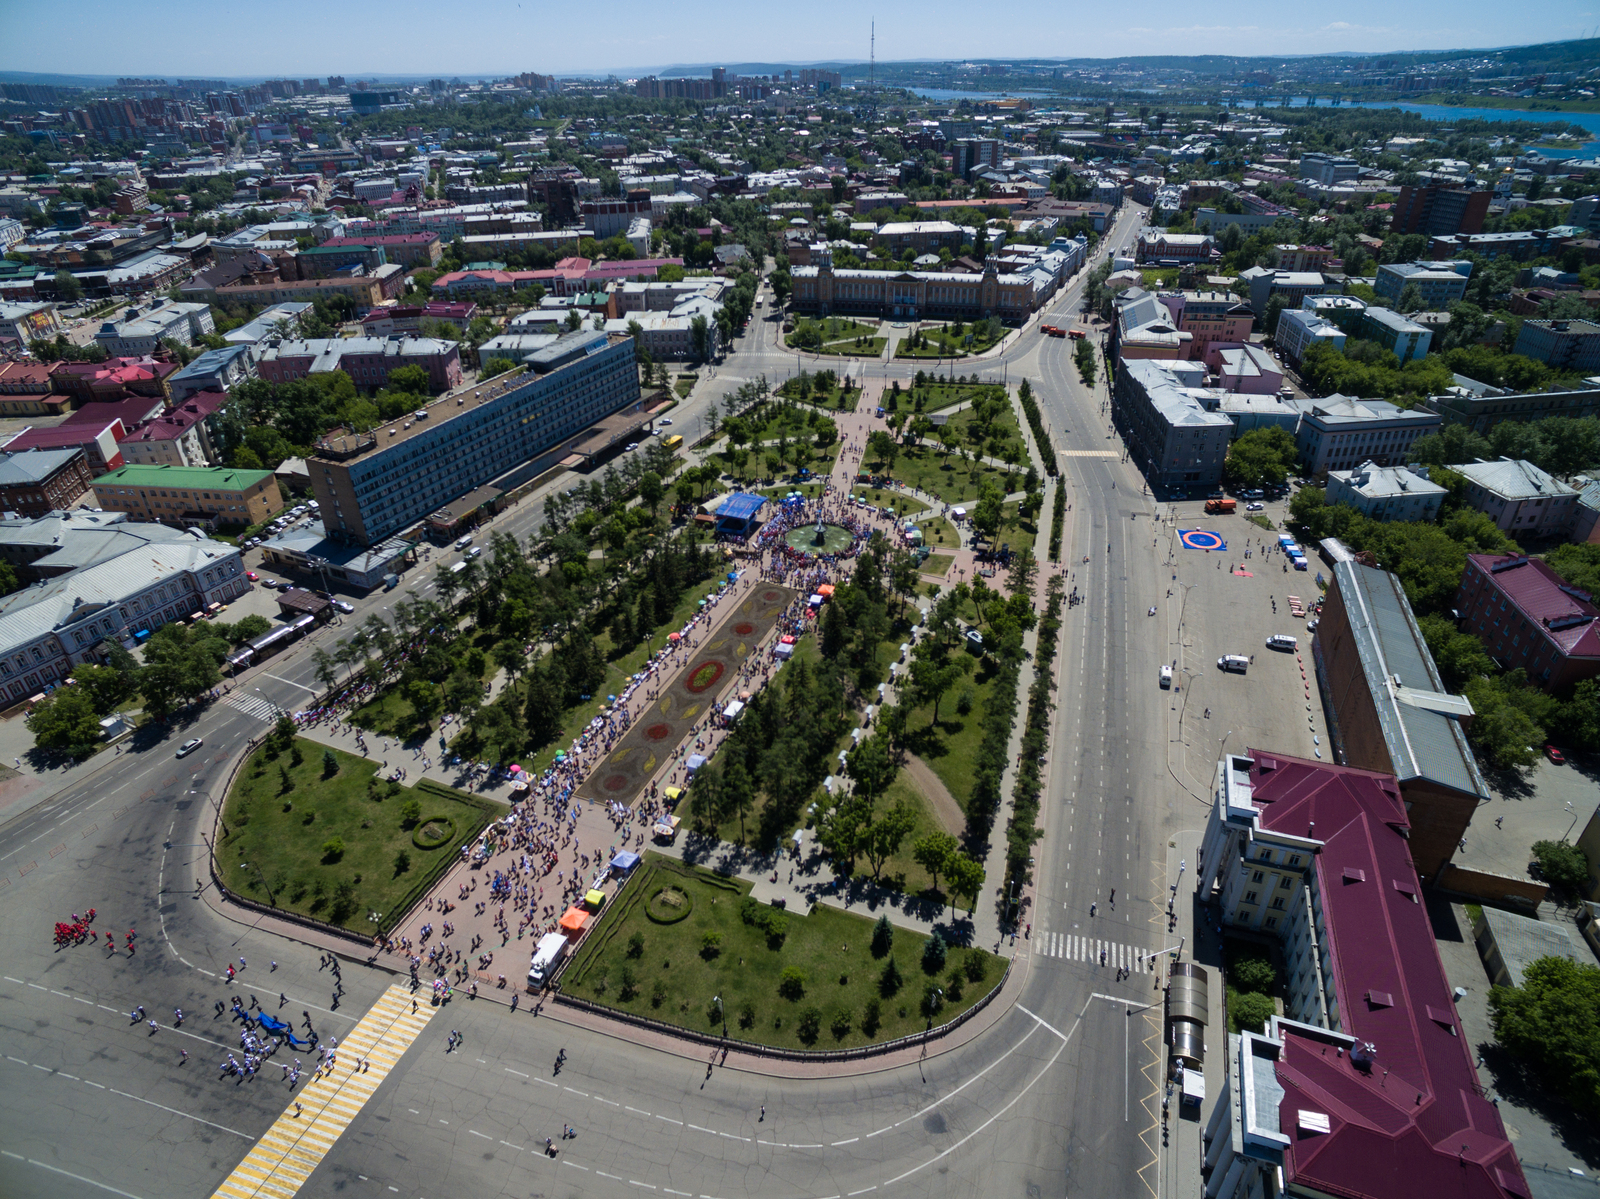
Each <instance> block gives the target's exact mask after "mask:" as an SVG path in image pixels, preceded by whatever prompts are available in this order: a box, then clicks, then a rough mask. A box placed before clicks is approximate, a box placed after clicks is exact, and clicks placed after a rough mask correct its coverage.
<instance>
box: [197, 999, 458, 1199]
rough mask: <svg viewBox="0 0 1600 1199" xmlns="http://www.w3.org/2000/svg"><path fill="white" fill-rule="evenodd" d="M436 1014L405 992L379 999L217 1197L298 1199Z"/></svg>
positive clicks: (246, 1158)
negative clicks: (295, 1197)
mask: <svg viewBox="0 0 1600 1199" xmlns="http://www.w3.org/2000/svg"><path fill="white" fill-rule="evenodd" d="M435 1010H436V1009H434V1008H433V1007H431V1006H429V1005H428V1004H425V1003H423V1004H419V1003H416V1002H414V1001H413V1000H412V997H411V993H410V991H409V990H407V989H406V988H405V987H403V986H401V985H399V984H398V983H397V984H395V985H394V986H392V987H390V988H389V989H388V990H387V991H385V992H384V993H383V995H382V996H380V997H379V999H378V1002H377V1003H375V1004H373V1005H372V1008H371V1009H370V1010H369V1011H368V1012H367V1014H366V1015H365V1016H363V1017H362V1018H361V1022H360V1023H359V1024H357V1025H356V1026H355V1028H354V1029H353V1030H352V1031H351V1033H350V1035H349V1036H347V1037H346V1038H345V1039H344V1042H343V1043H342V1044H340V1045H339V1046H338V1047H337V1050H336V1053H335V1058H336V1060H337V1065H336V1066H335V1068H334V1069H333V1070H332V1071H330V1072H328V1073H327V1074H324V1075H322V1076H316V1075H313V1077H312V1080H311V1081H310V1082H308V1083H307V1084H306V1085H305V1087H303V1088H302V1089H301V1091H300V1093H299V1095H298V1097H297V1098H291V1099H290V1101H289V1106H288V1107H286V1108H285V1109H284V1111H283V1115H281V1116H279V1117H278V1119H277V1121H276V1122H275V1123H274V1124H273V1125H272V1127H271V1128H269V1129H268V1130H267V1131H266V1133H265V1134H263V1136H262V1137H261V1139H260V1140H259V1141H257V1142H256V1146H255V1148H254V1149H252V1150H250V1152H249V1153H247V1154H245V1156H244V1160H243V1161H241V1162H240V1163H239V1164H238V1165H237V1166H236V1167H234V1171H233V1173H232V1174H230V1175H228V1177H227V1178H226V1179H224V1180H223V1183H222V1185H221V1186H219V1187H218V1188H217V1190H216V1196H218V1197H220V1199H253V1197H255V1196H261V1195H271V1196H274V1197H275V1199H288V1197H289V1196H293V1195H295V1194H296V1193H298V1192H299V1190H300V1188H301V1187H303V1186H304V1185H305V1184H306V1179H308V1178H310V1177H311V1173H312V1171H314V1170H315V1169H316V1168H317V1166H318V1165H320V1164H321V1163H322V1159H323V1158H324V1157H326V1156H327V1155H328V1153H329V1151H330V1150H332V1148H333V1146H334V1145H335V1143H337V1141H338V1140H339V1138H340V1136H342V1135H343V1134H344V1130H345V1129H346V1128H348V1127H349V1126H350V1122H351V1121H352V1120H354V1119H355V1118H356V1116H357V1115H358V1114H360V1112H361V1109H362V1108H363V1107H365V1106H366V1104H367V1101H368V1100H369V1099H371V1098H372V1095H373V1092H375V1091H376V1090H377V1089H378V1087H379V1086H380V1085H382V1083H383V1080H384V1079H385V1078H387V1077H389V1071H391V1070H393V1069H394V1068H395V1066H397V1065H399V1064H400V1059H401V1058H402V1057H403V1056H405V1052H406V1050H407V1049H409V1048H410V1047H411V1043H412V1042H413V1041H415V1040H416V1039H417V1037H418V1036H419V1035H420V1034H421V1032H422V1030H423V1029H424V1028H426V1027H427V1026H428V1021H429V1020H431V1019H433V1015H434V1012H435ZM363 1067H364V1068H363Z"/></svg>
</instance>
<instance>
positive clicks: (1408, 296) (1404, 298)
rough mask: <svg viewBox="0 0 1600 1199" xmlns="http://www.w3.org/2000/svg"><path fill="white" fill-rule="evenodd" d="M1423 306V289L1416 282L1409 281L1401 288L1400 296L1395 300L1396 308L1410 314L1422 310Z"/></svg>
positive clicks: (1406, 314)
mask: <svg viewBox="0 0 1600 1199" xmlns="http://www.w3.org/2000/svg"><path fill="white" fill-rule="evenodd" d="M1422 308H1423V304H1422V290H1421V289H1420V288H1419V287H1418V286H1417V285H1416V284H1415V283H1407V284H1406V285H1405V286H1404V287H1402V288H1401V289H1400V298H1399V299H1398V300H1396V301H1395V303H1394V310H1395V311H1396V312H1398V313H1400V314H1402V315H1405V316H1409V315H1410V314H1411V313H1413V312H1421V311H1422Z"/></svg>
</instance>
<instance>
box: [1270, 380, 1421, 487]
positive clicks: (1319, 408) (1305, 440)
mask: <svg viewBox="0 0 1600 1199" xmlns="http://www.w3.org/2000/svg"><path fill="white" fill-rule="evenodd" d="M1289 403H1291V404H1292V405H1294V406H1295V407H1297V408H1299V409H1300V426H1299V428H1298V429H1296V430H1295V446H1296V449H1297V451H1298V453H1299V459H1300V464H1301V469H1303V470H1304V471H1305V472H1306V473H1307V474H1309V475H1312V476H1314V477H1316V476H1321V475H1323V474H1326V473H1327V472H1328V471H1330V470H1348V469H1350V468H1352V467H1356V466H1359V465H1360V464H1361V463H1363V462H1367V461H1369V460H1370V461H1372V462H1375V463H1377V464H1378V465H1379V466H1399V465H1404V463H1405V462H1406V461H1408V459H1409V457H1410V453H1411V443H1412V442H1414V441H1415V440H1416V439H1417V438H1419V437H1421V436H1423V435H1424V434H1427V433H1437V432H1438V431H1439V428H1440V426H1441V424H1442V422H1441V420H1440V419H1439V415H1438V413H1436V412H1428V411H1426V410H1423V409H1420V408H1400V407H1398V406H1397V405H1394V404H1391V403H1389V401H1388V400H1358V399H1355V398H1353V397H1351V396H1344V395H1340V394H1339V393H1338V392H1335V393H1334V394H1333V395H1330V396H1324V397H1323V398H1322V399H1295V400H1290V401H1289Z"/></svg>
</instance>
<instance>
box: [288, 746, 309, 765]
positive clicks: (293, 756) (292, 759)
mask: <svg viewBox="0 0 1600 1199" xmlns="http://www.w3.org/2000/svg"><path fill="white" fill-rule="evenodd" d="M305 760H306V756H305V754H303V753H301V752H300V743H299V742H298V741H297V742H295V743H294V744H293V745H292V746H290V747H289V765H291V766H298V765H300V763H302V762H304V761H305Z"/></svg>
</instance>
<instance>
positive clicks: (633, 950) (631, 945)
mask: <svg viewBox="0 0 1600 1199" xmlns="http://www.w3.org/2000/svg"><path fill="white" fill-rule="evenodd" d="M628 956H629V957H630V958H641V957H643V956H644V934H643V933H638V932H636V933H634V934H633V936H631V937H629V938H628Z"/></svg>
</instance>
